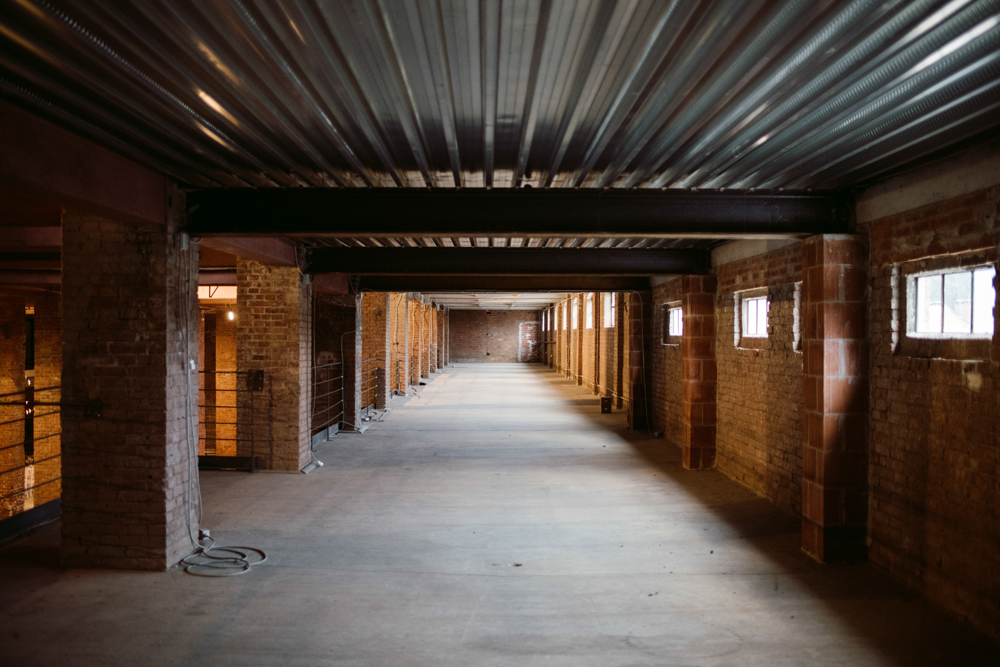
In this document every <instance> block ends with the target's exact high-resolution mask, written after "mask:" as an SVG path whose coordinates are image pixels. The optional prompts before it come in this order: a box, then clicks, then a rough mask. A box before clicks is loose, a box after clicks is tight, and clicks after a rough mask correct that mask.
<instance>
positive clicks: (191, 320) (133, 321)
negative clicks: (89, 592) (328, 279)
mask: <svg viewBox="0 0 1000 667" xmlns="http://www.w3.org/2000/svg"><path fill="white" fill-rule="evenodd" d="M172 199H173V201H174V203H175V207H174V210H172V212H171V213H172V216H176V215H177V209H179V210H180V211H183V198H182V197H180V196H178V195H177V194H176V193H175V194H174V196H173V198H172ZM178 247H179V244H176V242H175V239H174V237H173V235H171V234H168V233H167V232H166V231H164V230H155V229H138V228H135V227H134V226H133V225H125V224H121V223H118V222H113V221H111V220H106V219H102V218H98V217H94V216H83V215H76V214H70V213H64V215H63V246H62V263H63V268H62V270H63V297H64V298H63V301H62V307H63V308H62V322H63V383H62V384H63V400H64V401H65V403H66V405H67V408H66V409H65V410H64V411H63V413H62V418H63V503H62V535H63V543H62V560H63V564H64V565H66V566H69V567H109V568H129V569H147V570H163V569H166V568H167V567H170V566H171V565H173V564H174V563H175V562H177V560H178V559H180V558H181V557H183V556H184V555H185V554H186V553H189V552H190V551H191V548H192V542H191V537H190V532H189V525H190V526H193V527H194V528H196V527H197V511H198V510H197V507H196V506H195V502H194V499H193V498H192V497H191V495H190V490H191V488H192V484H197V479H193V480H192V479H191V477H190V476H191V475H197V465H196V463H194V461H193V460H192V459H193V456H194V453H195V451H196V443H195V442H194V441H193V438H192V437H191V436H192V435H193V433H191V432H190V431H191V429H189V425H192V426H193V424H194V423H196V422H195V420H196V419H197V398H196V394H194V392H193V390H192V389H191V385H192V384H194V385H195V386H196V384H197V380H196V379H195V378H194V377H192V376H191V373H192V371H191V370H190V368H189V362H190V359H191V358H194V357H195V356H196V355H197V345H198V339H197V333H198V328H197V322H198V302H197V285H198V251H197V244H196V243H191V244H190V246H189V249H188V250H180V249H178ZM95 402H99V403H100V405H101V411H100V417H95V416H93V415H92V414H91V415H88V413H87V412H86V411H85V410H84V407H83V406H85V405H88V404H93V403H95Z"/></svg>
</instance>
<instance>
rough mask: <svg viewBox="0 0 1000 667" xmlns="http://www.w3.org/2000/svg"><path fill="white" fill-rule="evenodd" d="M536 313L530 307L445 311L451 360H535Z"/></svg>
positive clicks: (536, 360)
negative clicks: (524, 308) (522, 308)
mask: <svg viewBox="0 0 1000 667" xmlns="http://www.w3.org/2000/svg"><path fill="white" fill-rule="evenodd" d="M538 316H539V311H532V310H505V311H498V310H451V311H449V312H448V319H449V325H448V326H449V330H450V340H451V343H450V345H451V352H450V358H451V361H452V362H453V363H505V364H511V363H518V362H522V363H538V362H539V360H540V356H539V346H538V345H537V335H538V326H539V320H538ZM522 343H523V344H522Z"/></svg>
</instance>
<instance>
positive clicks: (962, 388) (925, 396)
mask: <svg viewBox="0 0 1000 667" xmlns="http://www.w3.org/2000/svg"><path fill="white" fill-rule="evenodd" d="M998 208H1000V188H989V189H986V190H980V191H978V192H973V193H971V194H968V195H963V196H960V197H956V198H954V199H950V200H947V201H943V202H940V203H936V204H932V205H929V206H924V207H921V208H917V209H914V210H912V211H907V212H905V213H900V214H898V215H893V216H890V217H887V218H882V219H880V220H876V221H874V222H872V223H870V224H868V225H866V226H865V231H868V232H869V233H870V277H871V283H872V292H871V299H870V303H869V317H868V319H869V326H870V332H869V340H870V344H869V348H870V352H869V354H870V356H871V376H870V392H871V399H870V402H871V412H870V421H869V461H870V470H869V479H870V489H869V494H870V506H869V519H868V522H869V541H870V545H869V551H868V555H869V559H870V560H871V561H872V562H874V563H875V564H877V565H879V566H880V567H883V568H885V569H886V570H888V572H889V573H890V574H891V575H892V576H893V577H895V578H896V579H898V580H900V581H902V582H904V583H906V584H907V585H909V586H912V587H914V588H916V589H917V590H919V591H920V592H922V593H923V594H924V595H926V596H927V597H929V598H930V599H932V600H934V601H936V602H938V603H940V604H942V605H944V606H945V607H947V608H948V609H951V610H952V611H954V612H956V613H958V614H961V615H963V616H966V617H968V618H969V619H970V620H971V621H972V622H973V623H974V624H975V625H976V626H978V627H979V628H980V629H983V630H984V631H986V632H988V633H991V634H992V635H993V636H994V637H996V636H998V631H997V629H998V628H1000V576H998V570H997V567H998V565H997V563H998V562H1000V545H998V542H997V536H998V535H1000V512H998V511H997V508H998V507H1000V465H998V461H1000V459H998V445H997V442H998V440H997V434H998V432H1000V430H998V429H1000V423H998V411H997V405H998V387H997V382H998V380H1000V376H998V371H997V364H998V343H997V341H998V340H1000V336H997V335H996V334H995V335H994V343H993V351H992V354H991V355H989V358H988V359H984V360H980V361H956V360H950V359H933V358H919V357H913V356H906V355H904V354H903V353H901V352H896V353H893V350H892V341H893V336H894V328H895V326H894V324H893V316H894V313H893V296H892V292H893V289H892V282H893V278H892V273H893V265H894V264H896V263H899V262H905V261H908V260H914V259H920V258H924V257H932V256H936V257H939V256H944V255H949V254H954V253H960V252H964V251H974V250H985V251H986V253H987V255H988V256H991V257H993V258H994V261H995V252H996V240H995V238H994V235H995V234H996V233H997V230H998V227H997V222H996V221H997V217H998V214H1000V210H998ZM998 312H1000V310H998ZM903 326H904V327H905V323H904V325H903ZM904 331H905V329H904Z"/></svg>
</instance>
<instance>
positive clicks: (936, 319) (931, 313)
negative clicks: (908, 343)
mask: <svg viewBox="0 0 1000 667" xmlns="http://www.w3.org/2000/svg"><path fill="white" fill-rule="evenodd" d="M941 278H942V276H941V275H940V274H939V275H936V276H923V277H922V278H917V307H916V311H917V322H916V328H917V333H941Z"/></svg>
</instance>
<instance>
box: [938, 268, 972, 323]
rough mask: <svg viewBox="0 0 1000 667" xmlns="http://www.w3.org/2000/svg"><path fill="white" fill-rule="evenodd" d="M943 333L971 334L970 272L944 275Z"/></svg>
mask: <svg viewBox="0 0 1000 667" xmlns="http://www.w3.org/2000/svg"><path fill="white" fill-rule="evenodd" d="M944 333H966V334H967V333H972V272H971V271H962V272H961V273H946V274H945V275H944Z"/></svg>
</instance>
